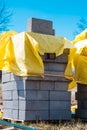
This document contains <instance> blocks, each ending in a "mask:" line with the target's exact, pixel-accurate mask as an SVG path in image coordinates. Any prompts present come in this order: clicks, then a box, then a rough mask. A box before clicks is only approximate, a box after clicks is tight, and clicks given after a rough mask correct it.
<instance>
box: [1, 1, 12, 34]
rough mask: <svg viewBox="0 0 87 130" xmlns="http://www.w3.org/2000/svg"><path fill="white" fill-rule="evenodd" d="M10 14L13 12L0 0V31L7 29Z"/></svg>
mask: <svg viewBox="0 0 87 130" xmlns="http://www.w3.org/2000/svg"><path fill="white" fill-rule="evenodd" d="M12 14H13V12H12V11H11V10H9V9H7V7H6V5H5V3H4V2H3V1H2V0H0V32H2V31H8V30H9V27H10V26H11V25H10V22H11V17H12Z"/></svg>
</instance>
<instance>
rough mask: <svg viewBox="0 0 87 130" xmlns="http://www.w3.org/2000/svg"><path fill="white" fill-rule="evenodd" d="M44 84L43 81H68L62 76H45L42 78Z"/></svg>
mask: <svg viewBox="0 0 87 130" xmlns="http://www.w3.org/2000/svg"><path fill="white" fill-rule="evenodd" d="M42 80H43V81H44V82H45V81H54V82H56V81H57V82H59V81H60V82H70V80H68V79H67V78H65V77H63V75H60V76H59V75H56V74H55V75H46V76H44V78H43V79H42Z"/></svg>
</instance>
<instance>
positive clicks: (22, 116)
mask: <svg viewBox="0 0 87 130" xmlns="http://www.w3.org/2000/svg"><path fill="white" fill-rule="evenodd" d="M19 120H26V121H28V120H29V121H33V120H41V121H42V120H49V113H48V111H40V110H39V111H26V112H25V111H22V110H20V111H19Z"/></svg>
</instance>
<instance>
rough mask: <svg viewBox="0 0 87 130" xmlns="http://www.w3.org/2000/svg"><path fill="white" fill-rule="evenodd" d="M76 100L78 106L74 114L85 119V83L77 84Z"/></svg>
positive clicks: (86, 100) (86, 106)
mask: <svg viewBox="0 0 87 130" xmlns="http://www.w3.org/2000/svg"><path fill="white" fill-rule="evenodd" d="M76 100H77V104H78V108H77V110H76V116H77V117H78V118H82V119H87V85H86V84H78V85H77V93H76Z"/></svg>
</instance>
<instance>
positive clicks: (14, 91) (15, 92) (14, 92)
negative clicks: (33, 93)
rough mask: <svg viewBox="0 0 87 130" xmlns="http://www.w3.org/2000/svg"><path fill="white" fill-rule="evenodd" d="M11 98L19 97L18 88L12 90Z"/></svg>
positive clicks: (16, 98)
mask: <svg viewBox="0 0 87 130" xmlns="http://www.w3.org/2000/svg"><path fill="white" fill-rule="evenodd" d="M12 99H13V100H18V99H19V91H18V90H13V91H12Z"/></svg>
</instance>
